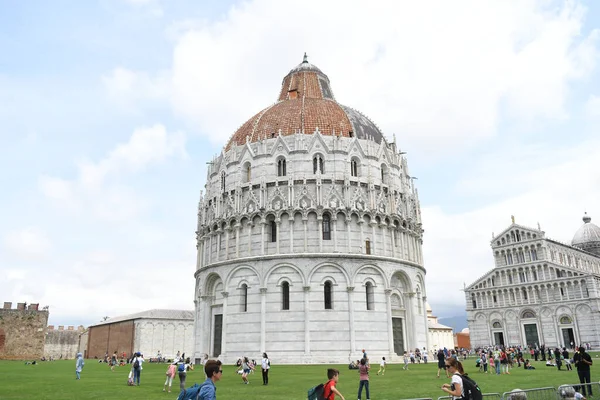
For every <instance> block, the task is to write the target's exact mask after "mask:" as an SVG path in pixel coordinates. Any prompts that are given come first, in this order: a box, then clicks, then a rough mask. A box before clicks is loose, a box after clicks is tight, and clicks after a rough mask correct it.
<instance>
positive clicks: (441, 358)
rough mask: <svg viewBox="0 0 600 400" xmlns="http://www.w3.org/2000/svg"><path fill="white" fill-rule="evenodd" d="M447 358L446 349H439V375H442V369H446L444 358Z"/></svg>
mask: <svg viewBox="0 0 600 400" xmlns="http://www.w3.org/2000/svg"><path fill="white" fill-rule="evenodd" d="M404 354H406V352H404ZM445 359H446V357H445V356H444V351H443V350H442V349H439V350H438V352H437V360H438V372H437V377H438V378H439V377H440V371H441V370H443V369H445V363H444V360H445ZM446 376H448V373H447V372H446Z"/></svg>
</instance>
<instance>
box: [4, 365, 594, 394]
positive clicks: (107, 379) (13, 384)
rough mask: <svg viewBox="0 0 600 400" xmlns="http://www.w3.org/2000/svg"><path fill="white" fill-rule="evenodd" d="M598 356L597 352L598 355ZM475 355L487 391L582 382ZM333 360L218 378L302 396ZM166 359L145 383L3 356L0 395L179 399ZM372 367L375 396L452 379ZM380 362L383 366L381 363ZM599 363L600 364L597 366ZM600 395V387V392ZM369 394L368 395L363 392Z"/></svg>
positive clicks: (344, 386)
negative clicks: (498, 371) (494, 368)
mask: <svg viewBox="0 0 600 400" xmlns="http://www.w3.org/2000/svg"><path fill="white" fill-rule="evenodd" d="M594 359H595V358H594ZM474 364H475V359H474V358H471V359H468V360H467V361H466V363H465V366H466V372H467V373H469V374H470V376H471V377H472V378H474V379H475V380H476V381H477V383H478V384H479V386H480V387H481V388H482V390H483V392H484V393H490V392H500V393H502V392H505V391H509V390H512V389H514V388H520V389H527V388H535V387H544V386H554V387H556V386H558V385H560V384H567V383H576V382H578V379H577V372H575V371H572V372H566V371H558V370H557V369H556V368H551V367H546V366H545V365H544V364H543V363H542V362H538V363H534V366H535V367H536V368H537V369H536V370H534V371H525V370H523V369H522V368H514V369H512V370H511V374H510V375H500V376H496V375H492V374H487V375H486V374H481V373H479V372H477V369H476V368H475V366H474ZM598 364H599V365H600V359H599V362H598ZM328 367H329V366H327V365H302V366H293V365H285V366H283V365H282V366H278V365H276V364H275V363H273V366H272V369H271V372H270V373H269V385H268V386H263V385H262V378H261V375H260V371H257V372H256V373H255V374H252V375H250V384H249V385H243V384H242V383H241V382H242V380H241V378H240V377H239V375H237V374H236V373H235V367H233V366H229V365H226V366H224V368H223V371H224V372H223V379H222V380H221V381H220V382H218V383H217V397H218V399H219V400H254V399H256V400H259V399H260V400H263V399H264V400H284V399H285V400H287V399H292V400H302V399H306V391H307V390H308V389H309V388H310V387H312V386H315V385H317V384H318V383H321V382H325V381H326V370H327V368H328ZM166 368H167V366H166V364H150V363H145V364H144V369H143V371H142V375H141V385H140V386H139V387H131V386H127V385H126V382H127V375H128V373H129V367H118V368H117V369H116V370H115V372H111V371H110V369H109V367H108V366H107V365H106V364H99V363H98V362H95V360H86V364H85V368H84V369H83V372H82V374H81V380H80V381H77V380H75V361H71V360H69V361H54V362H42V363H39V364H37V365H24V363H23V362H21V361H0V376H1V377H2V379H1V383H0V399H1V400H9V399H10V400H13V399H14V400H17V399H18V400H21V399H60V400H63V399H64V400H67V399H126V400H132V399H170V400H173V399H176V398H177V394H178V393H177V391H178V388H179V380H178V378H177V377H176V378H175V380H174V382H173V392H172V393H163V392H162V388H163V384H164V380H165V371H166ZM337 368H339V369H340V371H341V375H340V381H339V384H338V389H339V390H340V391H341V392H342V394H343V395H344V397H345V398H346V399H347V400H352V399H356V398H357V390H358V373H357V371H356V370H348V367H347V366H346V365H341V366H337ZM373 368H374V369H375V371H372V372H371V377H370V389H371V399H372V400H399V399H410V398H417V397H432V398H434V399H437V398H438V397H439V396H442V395H443V394H444V392H442V391H441V390H440V389H439V388H440V386H441V385H442V383H445V382H448V379H446V378H445V376H443V375H442V377H441V378H439V379H437V378H436V371H437V365H436V364H434V363H429V364H414V365H413V364H411V365H410V367H409V371H403V370H402V365H398V364H393V365H388V367H387V371H386V373H385V376H377V375H376V366H375V365H374V366H373ZM377 368H378V366H377ZM596 368H600V366H599V367H596ZM595 372H596V371H595V367H592V381H596V382H598V378H599V376H598V375H597V374H596V373H595ZM203 380H204V374H203V373H202V371H200V370H199V369H196V370H195V371H190V372H189V373H188V378H187V385H186V386H188V387H189V386H191V385H192V384H194V382H198V383H200V382H202V381H203ZM596 397H600V393H597V394H596ZM363 399H366V397H365V394H364V392H363Z"/></svg>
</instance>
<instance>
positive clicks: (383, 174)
mask: <svg viewBox="0 0 600 400" xmlns="http://www.w3.org/2000/svg"><path fill="white" fill-rule="evenodd" d="M381 183H386V184H387V183H388V182H387V165H385V164H381Z"/></svg>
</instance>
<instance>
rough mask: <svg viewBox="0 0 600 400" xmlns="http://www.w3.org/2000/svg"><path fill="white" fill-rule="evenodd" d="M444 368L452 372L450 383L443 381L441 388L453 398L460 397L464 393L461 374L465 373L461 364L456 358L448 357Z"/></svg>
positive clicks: (455, 399)
mask: <svg viewBox="0 0 600 400" xmlns="http://www.w3.org/2000/svg"><path fill="white" fill-rule="evenodd" d="M444 368H445V369H446V371H448V372H449V373H450V374H452V380H451V381H450V384H448V383H444V384H443V385H442V390H443V391H444V392H446V393H448V394H449V395H451V396H453V397H452V398H453V399H454V400H457V399H460V398H461V397H462V396H463V395H464V391H463V381H462V377H461V375H463V374H464V373H465V371H464V370H463V366H462V364H461V363H460V361H458V360H457V359H456V358H453V357H450V358H448V359H447V360H446V362H445V364H444Z"/></svg>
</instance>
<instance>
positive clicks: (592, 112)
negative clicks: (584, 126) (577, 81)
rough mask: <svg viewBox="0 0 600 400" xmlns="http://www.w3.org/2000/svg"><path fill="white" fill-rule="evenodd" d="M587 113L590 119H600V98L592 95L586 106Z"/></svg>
mask: <svg viewBox="0 0 600 400" xmlns="http://www.w3.org/2000/svg"><path fill="white" fill-rule="evenodd" d="M585 112H586V114H587V115H588V116H589V117H592V118H598V117H600V97H599V96H596V95H591V96H590V97H589V98H588V100H587V102H586V104H585Z"/></svg>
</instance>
